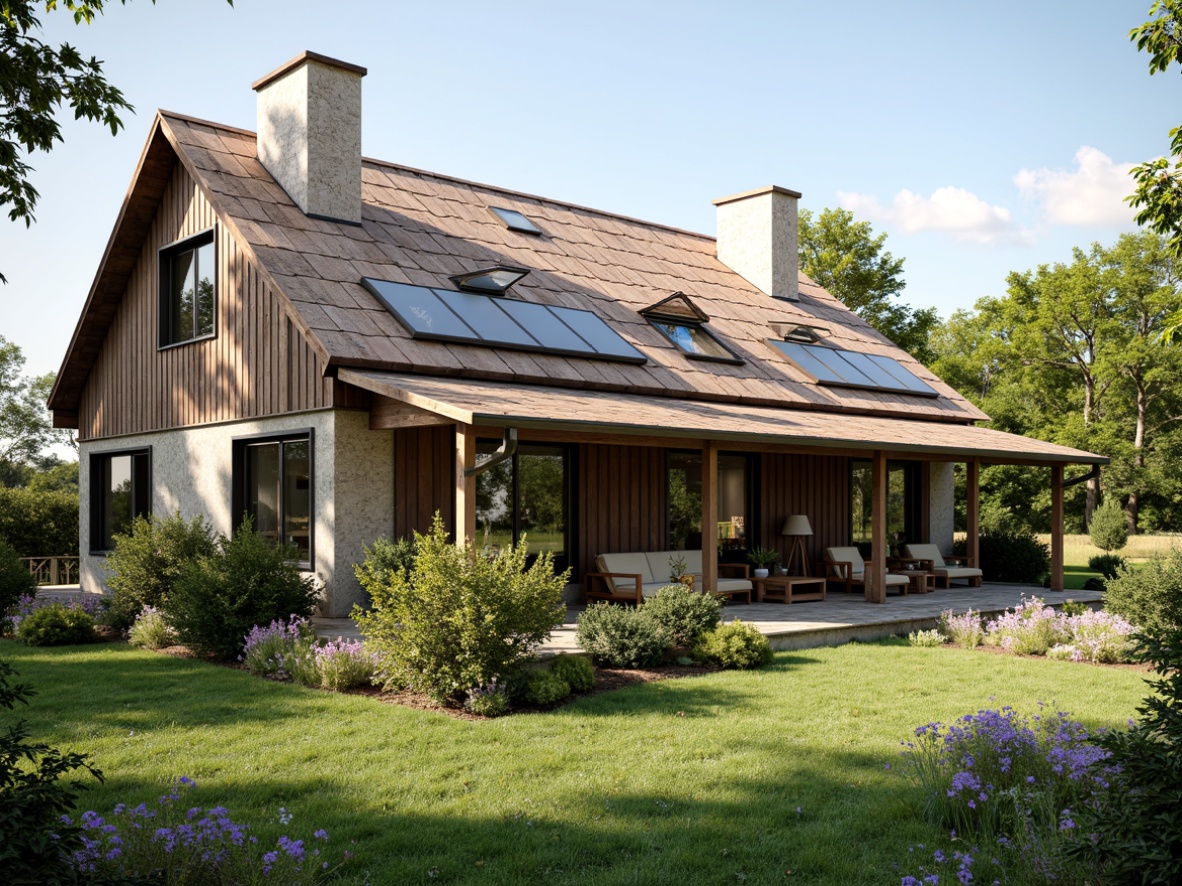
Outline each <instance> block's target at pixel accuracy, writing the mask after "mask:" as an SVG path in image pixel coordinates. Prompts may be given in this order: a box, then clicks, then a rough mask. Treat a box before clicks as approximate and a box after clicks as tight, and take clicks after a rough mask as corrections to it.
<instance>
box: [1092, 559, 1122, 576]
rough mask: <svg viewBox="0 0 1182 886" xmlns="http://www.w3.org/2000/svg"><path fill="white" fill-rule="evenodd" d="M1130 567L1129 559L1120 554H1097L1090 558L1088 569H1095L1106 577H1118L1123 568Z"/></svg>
mask: <svg viewBox="0 0 1182 886" xmlns="http://www.w3.org/2000/svg"><path fill="white" fill-rule="evenodd" d="M1128 568H1129V561H1128V560H1126V559H1125V558H1124V557H1122V556H1121V555H1120V554H1097V555H1096V556H1094V557H1089V558H1088V569H1094V570H1095V571H1096V572H1099V573H1100V574H1101V575H1103V576H1104V577H1105V578H1116V576H1117V575H1118V574H1119V573H1120V571H1121V570H1122V569H1128Z"/></svg>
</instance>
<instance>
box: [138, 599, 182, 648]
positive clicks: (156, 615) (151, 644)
mask: <svg viewBox="0 0 1182 886" xmlns="http://www.w3.org/2000/svg"><path fill="white" fill-rule="evenodd" d="M127 642H128V643H130V644H131V645H132V646H140V647H143V648H144V649H163V648H164V647H166V646H172V645H173V644H174V643H176V631H174V630H173V629H172V627H170V626H169V624H168V622H167V621H165V619H164V613H163V612H161V611H160V610H159V609H156V608H155V607H152V606H145V607H144V608H143V610H142V611H141V612H140V614H139V616H138V617H137V618H136V620H135V624H133V625H132V626H131V630H130V631H128V632H127Z"/></svg>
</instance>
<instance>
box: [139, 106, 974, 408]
mask: <svg viewBox="0 0 1182 886" xmlns="http://www.w3.org/2000/svg"><path fill="white" fill-rule="evenodd" d="M159 125H160V128H161V130H162V131H163V133H164V134H165V135H166V136H167V138H168V139H169V141H170V142H172V144H173V145H174V146H175V148H176V151H177V153H178V155H179V156H180V159H181V161H182V162H184V163H185V165H186V166H187V167H189V168H190V170H191V172H192V173H193V175H194V176H195V177H196V178H197V180H198V181H199V182H200V184H201V186H202V187H203V188H204V189H205V190H206V191H207V194H208V197H209V199H210V200H211V202H212V203H213V204H214V206H215V207H216V208H217V209H218V211H219V213H220V214H221V215H222V217H223V219H224V220H225V222H226V223H227V224H228V225H230V226H232V227H233V228H234V229H236V231H237V233H238V235H239V236H240V238H241V239H242V241H243V242H244V244H245V245H246V246H247V247H248V249H249V250H250V251H251V252H253V254H254V255H255V256H256V258H257V260H258V262H259V264H260V266H261V268H262V269H263V270H264V271H265V272H266V273H267V274H268V275H269V276H270V277H271V278H272V280H273V282H274V283H275V285H276V286H277V288H278V289H279V291H280V292H282V293H283V295H284V296H285V297H286V298H287V299H288V300H289V302H290V305H291V307H292V310H293V311H294V312H295V314H296V315H298V323H297V325H298V326H300V327H301V328H302V329H304V330H305V334H307V335H309V336H310V337H311V338H312V339H313V340H314V346H315V347H316V348H317V350H318V351H320V352H321V353H322V355H323V356H324V358H325V361H326V364H327V367H328V371H329V372H332V371H335V370H336V369H337V368H338V367H343V366H351V367H358V368H369V369H382V370H387V371H396V372H408V373H421V374H426V375H435V376H463V377H468V378H479V379H483V380H493V381H507V382H515V383H525V384H544V385H550V386H559V387H563V386H566V387H575V388H580V389H584V390H604V391H617V392H626V393H632V394H644V395H654V396H675V397H686V398H692V399H704V400H716V401H725V402H739V403H748V404H754V405H767V406H782V407H795V408H805V409H812V410H821V411H827V410H835V411H855V412H859V413H864V414H880V415H906V416H908V417H909V418H927V419H935V420H945V421H954V422H960V423H965V422H970V421H973V420H979V419H983V418H986V416H985V415H984V414H983V413H981V412H980V410H978V409H977V408H976V407H975V406H973V405H972V404H971V403H969V402H968V401H967V400H965V399H964V398H963V397H962V396H961V395H960V394H958V393H957V392H955V391H953V390H952V389H951V388H949V387H948V386H947V385H945V384H943V383H942V382H941V381H940V380H939V379H937V378H935V376H933V375H932V373H931V372H929V371H928V370H927V369H926V368H924V367H923V366H921V365H920V364H919V363H918V362H916V361H915V360H914V359H912V358H911V357H910V356H909V355H908V354H906V353H904V352H903V351H901V350H900V349H898V348H896V347H895V346H894V345H893V344H891V343H890V342H889V341H887V340H886V339H885V338H884V337H883V336H881V335H879V334H878V333H877V332H876V331H874V330H873V329H872V328H871V327H870V326H869V324H867V323H866V322H865V321H863V320H862V319H861V318H859V317H858V316H857V315H855V314H853V313H852V312H851V311H849V310H848V309H846V308H845V306H844V305H842V304H841V303H840V302H839V301H837V299H835V298H834V297H833V296H831V295H829V294H828V293H827V292H825V291H824V290H823V289H821V288H820V287H818V286H817V285H816V284H814V283H813V282H812V281H811V280H809V279H808V278H807V277H806V276H804V275H801V278H800V282H801V296H800V301H799V302H797V303H789V302H785V301H781V300H777V299H773V298H770V297H768V296H766V295H764V294H763V293H762V292H760V291H759V290H757V289H756V288H755V287H754V286H752V285H751V284H749V283H748V282H747V281H746V280H744V279H743V278H742V277H740V276H739V275H738V274H736V273H735V272H733V271H731V270H730V269H729V268H727V267H726V266H725V265H723V264H722V263H721V262H719V261H718V259H717V258H716V257H715V241H714V239H713V238H711V237H708V236H705V235H702V234H694V233H690V232H687V231H681V230H677V229H675V228H670V227H666V226H663V225H659V224H653V223H648V222H641V221H636V220H634V219H628V218H624V217H621V216H618V215H613V214H610V213H606V212H600V211H596V210H591V209H586V208H583V207H580V206H574V205H571V204H566V203H560V202H557V201H552V200H546V199H543V198H539V197H531V196H527V195H523V194H518V193H515V192H510V191H505V190H502V189H498V188H494V187H490V186H487V185H479V184H473V183H471V182H465V181H460V180H457V179H453V178H448V177H446V176H442V175H436V174H433V173H428V172H423V171H420V170H415V169H409V168H406V167H401V166H396V165H392V164H388V163H382V162H378V161H372V160H366V161H365V162H364V164H363V173H362V175H363V184H362V199H363V210H362V225H361V226H353V225H348V224H342V223H335V222H331V221H322V220H318V219H313V218H309V217H307V216H305V215H304V214H303V213H302V212H300V210H299V209H298V208H297V207H296V206H295V205H294V203H293V202H292V201H291V200H290V198H288V196H287V195H286V194H285V193H284V191H283V190H282V188H280V187H279V185H278V184H276V182H275V181H274V180H273V179H272V177H271V176H270V174H269V173H267V171H266V170H265V169H264V168H263V166H262V165H261V164H260V163H259V161H258V160H257V159H256V149H255V137H254V134H253V133H249V132H245V131H242V130H237V129H232V128H228V127H223V126H218V125H215V124H212V123H204V122H200V121H195V120H192V119H190V118H185V117H180V116H177V115H171V114H165V113H162V114H161V116H160V118H159ZM490 206H500V207H504V208H509V209H516V210H519V211H520V212H522V213H524V214H525V215H526V216H527V217H529V218H530V219H531V220H532V221H533V222H534V223H535V224H536V225H537V226H538V227H540V228H541V229H542V231H543V232H544V233H543V235H542V236H540V237H539V236H535V235H530V234H523V233H517V232H514V231H511V230H509V229H508V228H506V227H505V225H504V224H503V223H502V222H501V221H500V220H499V219H498V218H496V217H495V216H494V215H493V214H492V213H491V212H490V211H489V207H490ZM492 264H510V265H518V266H523V267H528V268H531V269H532V272H531V273H530V275H529V276H528V277H527V278H526V279H525V280H524V281H522V282H521V283H519V284H517V285H516V286H515V287H514V289H513V293H514V295H515V296H516V297H518V298H521V299H523V300H527V301H532V302H539V303H543V304H550V305H562V306H566V307H572V308H582V309H587V310H593V311H595V312H596V313H598V314H599V315H600V316H601V317H602V318H603V319H604V320H605V321H606V322H607V323H608V324H609V325H610V326H611V327H612V328H613V329H615V330H616V331H617V332H618V333H619V334H620V335H622V336H623V337H624V338H625V339H626V340H628V341H629V342H630V343H632V344H633V345H634V346H635V347H637V348H638V349H639V350H640V351H641V352H642V353H643V354H644V355H645V356H646V357H647V358H648V362H647V363H646V364H644V365H640V366H635V365H623V364H619V363H610V362H606V361H602V360H589V359H579V358H572V357H565V356H559V355H551V354H536V353H523V352H517V351H508V350H503V349H494V348H489V347H482V346H469V345H458V344H451V343H443V342H435V341H424V340H421V339H420V340H416V339H413V338H412V337H411V335H410V333H409V332H408V331H407V330H406V329H404V328H403V326H402V325H401V324H400V323H399V322H398V321H397V320H396V319H395V318H394V317H393V316H392V315H391V314H390V313H389V312H388V311H386V309H385V308H384V307H383V306H382V305H381V304H380V303H379V302H378V301H377V300H376V299H375V298H374V297H373V296H372V295H371V294H370V293H369V292H367V291H366V290H365V289H364V288H363V287H362V285H361V278H362V277H374V278H378V279H383V280H392V281H395V282H399V283H409V284H414V285H424V286H436V287H443V288H452V286H451V284H450V282H449V280H448V278H449V277H450V276H451V275H453V274H457V273H461V272H463V271H470V270H474V269H477V268H480V267H485V266H488V265H492ZM675 291H681V292H683V293H685V294H686V295H688V296H690V297H691V298H692V299H693V302H694V304H696V305H698V306H699V307H701V308H702V309H703V310H705V312H706V313H707V314H708V315H709V316H710V318H711V319H710V324H709V325H710V328H711V329H712V330H713V331H714V332H715V334H716V335H718V336H719V337H720V338H722V339H723V340H724V341H725V342H726V343H727V344H728V345H729V346H730V347H731V348H732V349H733V350H735V351H736V353H737V354H738V355H739V356H740V357H742V358H743V359H744V360H745V362H744V363H743V365H741V366H731V365H725V364H718V363H704V362H699V361H694V360H690V359H687V358H686V357H685V355H684V354H682V353H681V351H679V350H678V349H677V348H676V347H675V346H673V345H672V344H671V343H670V342H669V341H668V340H667V339H666V338H665V337H664V336H663V335H662V334H661V333H660V332H659V331H657V330H656V329H654V328H652V326H651V325H650V324H649V323H648V322H647V321H646V320H645V319H644V318H643V317H642V316H641V315H640V313H639V311H640V310H641V309H643V308H645V307H648V306H649V305H652V304H653V303H655V302H657V301H659V300H661V299H662V298H665V297H667V296H669V295H670V294H672V293H673V292H675ZM772 323H789V324H792V323H800V324H809V325H815V326H822V327H825V328H827V329H828V330H829V332H830V336H829V341H830V343H832V344H834V345H837V346H839V347H843V348H847V349H851V350H857V351H864V352H868V353H876V354H884V355H888V356H892V357H894V358H896V359H898V360H899V361H900V362H901V363H903V364H904V365H905V366H907V367H908V368H909V369H910V370H911V371H912V372H913V373H914V374H915V375H917V376H918V377H920V378H921V379H923V380H924V381H926V382H927V383H928V384H930V385H931V386H932V387H933V388H935V389H936V390H937V391H938V392H939V394H940V396H939V397H938V398H934V399H923V398H917V397H909V396H900V395H895V394H890V393H882V392H875V391H862V390H851V389H835V388H826V387H823V386H819V385H817V384H814V383H813V382H812V381H811V380H810V379H809V378H808V377H806V376H805V375H803V374H802V373H800V372H799V371H798V370H796V369H795V368H794V367H793V366H791V365H790V364H789V363H788V362H787V361H785V360H784V359H783V358H782V357H780V356H779V355H778V354H776V353H775V352H774V351H773V350H772V349H771V347H770V346H768V345H767V344H766V342H765V340H766V339H767V338H769V337H772V336H773V335H774V333H773V331H772V329H771V326H770V324H772Z"/></svg>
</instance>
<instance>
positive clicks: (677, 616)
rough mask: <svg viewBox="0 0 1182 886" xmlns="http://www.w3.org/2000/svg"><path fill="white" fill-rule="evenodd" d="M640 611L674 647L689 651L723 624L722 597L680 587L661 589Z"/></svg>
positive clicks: (670, 586)
mask: <svg viewBox="0 0 1182 886" xmlns="http://www.w3.org/2000/svg"><path fill="white" fill-rule="evenodd" d="M640 609H641V612H642V613H644V615H646V616H648V617H649V618H650V619H652V620H653V621H654V622H655V623H656V624H657V625H658V626H659V627H660V628H661V629H662V630H664V631H665V632H666V634H668V636H669V642H670V643H671V644H672V645H674V646H684V647H687V648H688V647H690V646H693V645H694V642H695V641H696V640H697V639H698V637H700V636H702V634H704V633H706V632H707V631H709V630H712V629H714V628H715V627H717V626H718V623H719V622H720V621H721V620H722V598H721V597H717V596H715V595H714V594H700V593H698V592H697V591H691V590H690V589H689V588H687V587H686V586H685V585H681V584H676V585H668V586H667V587H663V588H660V589H658V590H657V593H656V594H654V595H653V596H652V597H648V598H646V599H645V601H644V603H643V605H642V606H641V607H640Z"/></svg>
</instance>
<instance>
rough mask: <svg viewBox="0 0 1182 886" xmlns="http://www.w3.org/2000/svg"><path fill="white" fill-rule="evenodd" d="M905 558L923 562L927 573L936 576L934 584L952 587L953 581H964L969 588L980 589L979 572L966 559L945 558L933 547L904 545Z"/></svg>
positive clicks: (971, 562) (970, 561)
mask: <svg viewBox="0 0 1182 886" xmlns="http://www.w3.org/2000/svg"><path fill="white" fill-rule="evenodd" d="M904 547H905V549H906V551H907V556H908V557H912V558H914V559H916V560H923V561H924V563H925V564H926V568H927V571H928V572H930V573H932V575H934V576H936V584H937V585H938V584H940V583H941V582H943V585H944V587H946V588H949V587H952V581H953V579H958V580H964V581H967V582H968V583H969V586H970V587H974V588H979V587H981V570H980V569H977V568H976V566H974V564H973V561H972V560H970V559H969V558H968V557H945V556H944V555H943V554H941V553H940V549H939V548H938V547H936V546H935V545H905V546H904Z"/></svg>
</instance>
